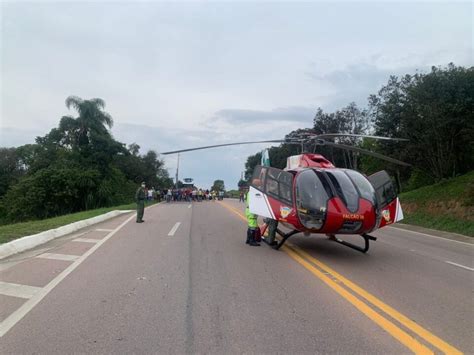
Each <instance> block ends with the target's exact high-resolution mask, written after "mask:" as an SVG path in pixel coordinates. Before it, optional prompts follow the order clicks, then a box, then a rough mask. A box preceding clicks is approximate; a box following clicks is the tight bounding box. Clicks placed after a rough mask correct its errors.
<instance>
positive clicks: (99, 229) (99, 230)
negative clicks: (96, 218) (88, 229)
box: [96, 228, 113, 232]
mask: <svg viewBox="0 0 474 355" xmlns="http://www.w3.org/2000/svg"><path fill="white" fill-rule="evenodd" d="M96 231H97V232H112V231H113V229H103V228H97V229H96Z"/></svg>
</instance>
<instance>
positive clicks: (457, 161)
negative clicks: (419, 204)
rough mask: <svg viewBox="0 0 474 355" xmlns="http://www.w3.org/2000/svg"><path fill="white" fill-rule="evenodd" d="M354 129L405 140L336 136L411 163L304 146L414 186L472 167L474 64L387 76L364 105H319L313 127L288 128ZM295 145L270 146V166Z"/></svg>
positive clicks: (249, 167)
mask: <svg viewBox="0 0 474 355" xmlns="http://www.w3.org/2000/svg"><path fill="white" fill-rule="evenodd" d="M301 132H311V133H316V134H322V133H357V134H373V135H381V136H387V137H398V138H407V139H408V140H409V141H408V142H386V141H373V140H370V139H365V140H358V139H354V138H338V139H336V141H337V142H340V143H351V144H354V145H357V146H360V147H362V148H365V149H369V150H372V151H375V152H378V153H382V154H385V155H388V156H391V157H394V158H396V159H399V160H402V161H406V162H408V163H410V164H412V167H411V168H403V167H399V166H396V165H393V164H391V163H387V162H384V161H381V160H378V159H375V158H372V157H368V156H362V155H357V154H356V153H352V152H346V151H343V150H339V149H333V148H330V147H327V146H309V147H306V150H310V151H315V152H318V153H320V154H323V155H324V156H326V157H327V158H328V159H330V160H332V161H333V163H335V164H336V166H340V167H348V168H353V169H358V170H361V171H362V172H364V173H367V174H370V173H373V172H375V171H377V170H381V169H386V170H388V171H390V172H391V173H392V174H393V175H395V176H397V177H398V178H399V180H401V181H402V182H403V185H404V188H405V189H412V188H417V187H420V186H423V185H426V184H430V183H433V182H436V181H440V180H442V179H444V178H449V177H453V176H456V175H460V174H464V173H467V172H469V171H471V170H473V169H474V150H473V146H474V139H473V137H474V67H470V68H463V67H458V66H455V65H453V64H449V65H448V66H447V67H446V68H438V67H433V68H432V69H431V72H429V73H426V74H422V73H417V74H415V75H405V76H403V77H401V78H398V77H396V76H391V77H390V78H389V80H388V83H387V84H386V85H384V86H383V87H382V88H381V89H380V90H379V92H378V93H377V94H374V95H370V97H369V99H368V106H367V107H366V108H359V107H357V105H356V104H355V103H351V104H349V105H348V106H347V107H344V108H342V109H340V110H337V111H335V112H332V113H327V112H324V111H323V110H322V109H321V108H318V110H317V112H316V114H315V117H314V120H313V127H311V128H307V129H300V130H297V131H295V132H291V133H290V134H289V135H292V134H293V133H301ZM287 137H288V136H287ZM299 153H300V149H299V147H298V146H295V145H288V144H282V145H281V146H280V147H272V148H271V149H270V161H271V162H272V165H273V166H275V167H278V168H283V167H284V166H285V165H286V158H287V157H288V156H290V155H293V154H299ZM260 157H261V155H260V153H257V154H255V155H252V156H250V157H248V159H247V163H246V177H247V178H248V177H249V176H250V175H251V173H252V171H253V168H254V167H255V165H257V164H259V162H260Z"/></svg>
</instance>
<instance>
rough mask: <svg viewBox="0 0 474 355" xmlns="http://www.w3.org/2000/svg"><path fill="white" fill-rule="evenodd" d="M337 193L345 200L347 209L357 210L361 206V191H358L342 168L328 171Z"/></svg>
mask: <svg viewBox="0 0 474 355" xmlns="http://www.w3.org/2000/svg"><path fill="white" fill-rule="evenodd" d="M326 174H327V175H328V176H329V179H330V180H331V182H332V184H333V185H334V188H335V189H336V192H337V195H338V196H339V197H340V198H341V200H342V201H344V203H345V205H346V207H347V209H348V210H349V211H351V212H356V211H357V209H358V207H359V193H358V192H357V190H356V188H355V186H354V184H353V183H352V181H351V179H349V177H348V176H347V175H346V174H345V173H344V172H343V171H341V170H332V171H331V172H329V171H327V172H326Z"/></svg>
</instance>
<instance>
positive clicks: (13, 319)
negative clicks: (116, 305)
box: [0, 215, 135, 338]
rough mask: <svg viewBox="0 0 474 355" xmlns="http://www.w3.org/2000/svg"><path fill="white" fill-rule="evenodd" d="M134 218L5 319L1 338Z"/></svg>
mask: <svg viewBox="0 0 474 355" xmlns="http://www.w3.org/2000/svg"><path fill="white" fill-rule="evenodd" d="M133 218H135V216H134V215H132V216H130V217H129V218H127V219H126V220H125V221H124V222H123V223H122V224H120V225H119V226H118V227H117V228H115V229H114V230H113V232H110V233H109V234H107V235H106V236H105V237H104V239H100V240H98V241H97V240H95V239H94V240H95V243H96V244H95V245H94V246H93V247H92V248H90V249H89V250H88V251H87V252H85V253H84V254H83V255H82V256H80V257H79V258H78V259H77V260H76V261H74V262H73V263H72V264H71V265H69V266H68V267H67V268H66V269H65V270H64V271H62V272H61V273H60V274H59V275H58V276H56V277H55V278H54V279H53V280H51V281H50V283H49V284H47V285H46V286H45V287H43V288H40V289H39V290H37V292H36V293H35V294H34V295H33V296H32V297H31V298H30V299H29V300H28V301H26V302H25V303H24V304H23V305H22V306H21V307H20V308H18V309H17V310H16V311H15V312H13V313H12V314H10V315H9V316H8V317H7V318H5V319H4V320H3V321H2V322H1V323H0V338H1V337H3V336H4V335H5V334H6V333H7V332H8V331H9V330H10V329H11V328H13V327H14V326H15V324H17V323H18V322H19V321H20V320H21V319H22V318H23V317H25V316H26V315H27V314H28V313H29V312H30V311H31V310H32V309H33V308H34V307H35V306H36V305H37V304H38V303H39V302H40V301H41V300H42V299H43V298H44V297H46V295H47V294H48V293H49V292H51V290H53V289H54V288H55V287H56V286H57V285H58V284H59V283H60V282H61V281H62V280H64V279H65V278H66V277H67V276H68V275H69V274H70V273H71V272H73V271H74V270H75V269H76V268H77V267H78V266H79V265H81V264H82V262H83V261H84V260H86V259H87V258H88V257H89V256H90V255H91V254H92V253H94V252H95V251H96V250H97V249H98V248H99V247H100V246H101V245H102V244H104V243H105V242H106V241H107V240H109V239H110V238H112V237H113V236H114V234H115V233H117V232H118V231H119V230H120V229H122V228H123V227H124V226H125V225H126V224H127V223H128V222H130V221H131V220H132V219H133ZM7 286H8V285H7ZM7 286H5V287H7ZM30 287H31V286H30ZM30 291H31V289H30Z"/></svg>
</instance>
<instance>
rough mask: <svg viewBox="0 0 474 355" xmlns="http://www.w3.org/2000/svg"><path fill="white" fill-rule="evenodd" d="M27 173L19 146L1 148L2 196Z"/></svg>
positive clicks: (0, 189)
mask: <svg viewBox="0 0 474 355" xmlns="http://www.w3.org/2000/svg"><path fill="white" fill-rule="evenodd" d="M24 174H25V168H24V166H23V165H22V164H21V157H20V155H19V154H18V149H17V148H0V197H2V196H3V195H5V193H6V192H7V190H8V188H9V187H10V186H11V185H14V184H16V183H17V182H18V180H19V179H20V178H21V177H22V176H23V175H24Z"/></svg>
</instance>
